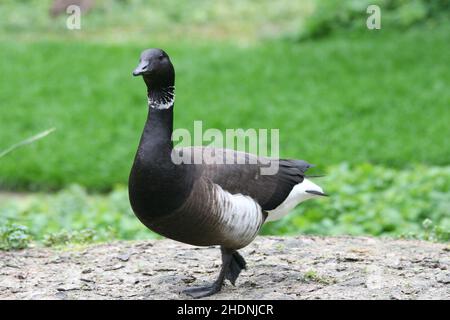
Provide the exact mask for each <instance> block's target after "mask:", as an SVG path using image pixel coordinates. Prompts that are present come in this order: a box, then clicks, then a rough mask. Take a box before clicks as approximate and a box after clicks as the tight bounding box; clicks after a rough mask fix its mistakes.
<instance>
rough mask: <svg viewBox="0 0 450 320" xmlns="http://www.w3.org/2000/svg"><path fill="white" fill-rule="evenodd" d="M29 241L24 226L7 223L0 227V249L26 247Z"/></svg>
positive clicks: (26, 229) (29, 238) (27, 232)
mask: <svg viewBox="0 0 450 320" xmlns="http://www.w3.org/2000/svg"><path fill="white" fill-rule="evenodd" d="M30 241H31V236H30V234H29V230H28V228H27V227H26V226H23V225H19V224H15V223H12V224H10V223H8V224H5V225H4V226H1V227H0V250H18V249H25V248H27V247H28V245H29V243H30Z"/></svg>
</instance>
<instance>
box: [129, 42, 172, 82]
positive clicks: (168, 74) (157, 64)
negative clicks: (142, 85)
mask: <svg viewBox="0 0 450 320" xmlns="http://www.w3.org/2000/svg"><path fill="white" fill-rule="evenodd" d="M133 76H135V77H137V76H142V77H143V78H144V81H145V82H146V84H147V86H148V87H149V86H152V87H154V86H156V87H167V86H173V84H174V81H175V70H174V67H173V65H172V62H171V61H170V58H169V56H168V55H167V53H166V52H164V51H163V50H161V49H157V48H153V49H147V50H144V51H143V52H142V53H141V56H140V58H139V64H138V66H137V67H136V68H135V69H134V71H133Z"/></svg>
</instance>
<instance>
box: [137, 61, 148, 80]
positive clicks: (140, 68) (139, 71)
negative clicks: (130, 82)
mask: <svg viewBox="0 0 450 320" xmlns="http://www.w3.org/2000/svg"><path fill="white" fill-rule="evenodd" d="M147 67H148V62H146V61H142V62H139V65H138V66H137V67H136V69H134V71H133V76H135V77H137V76H140V75H142V74H144V73H145V72H147V71H149V70H148V69H147Z"/></svg>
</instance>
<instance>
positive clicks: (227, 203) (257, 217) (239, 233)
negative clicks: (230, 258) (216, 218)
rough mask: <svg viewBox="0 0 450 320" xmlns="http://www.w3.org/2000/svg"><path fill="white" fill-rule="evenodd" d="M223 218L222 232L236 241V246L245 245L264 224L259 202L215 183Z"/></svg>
mask: <svg viewBox="0 0 450 320" xmlns="http://www.w3.org/2000/svg"><path fill="white" fill-rule="evenodd" d="M215 187H216V190H217V193H216V194H217V195H218V199H217V200H218V204H219V208H220V211H221V212H220V215H221V220H222V223H221V225H222V232H223V234H225V235H226V237H227V238H228V239H231V240H232V241H233V242H235V247H237V248H239V247H244V246H246V245H247V244H249V243H250V242H251V241H252V240H253V239H254V238H255V237H256V235H257V234H258V231H259V229H260V228H261V225H262V224H263V213H262V210H261V207H260V206H259V204H258V203H257V202H256V201H255V200H253V199H252V198H250V197H248V196H244V195H242V194H240V193H239V194H231V193H229V192H227V191H225V190H223V189H222V188H221V187H220V186H219V185H215Z"/></svg>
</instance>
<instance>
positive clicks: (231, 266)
mask: <svg viewBox="0 0 450 320" xmlns="http://www.w3.org/2000/svg"><path fill="white" fill-rule="evenodd" d="M220 251H221V252H222V268H221V270H220V273H219V276H218V277H217V280H216V281H214V282H213V283H212V284H210V285H207V286H202V287H193V288H188V289H185V290H184V291H183V293H184V294H187V295H189V296H191V297H192V298H194V299H198V298H204V297H208V296H211V295H213V294H215V293H217V292H219V291H220V290H221V289H222V286H223V282H224V281H225V279H228V280H229V281H230V282H231V283H232V284H233V285H234V284H235V282H236V279H237V277H238V276H239V274H240V273H241V270H242V269H245V268H246V263H245V260H244V258H242V256H241V255H240V254H239V253H238V252H237V251H236V250H233V249H227V248H224V247H220Z"/></svg>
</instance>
